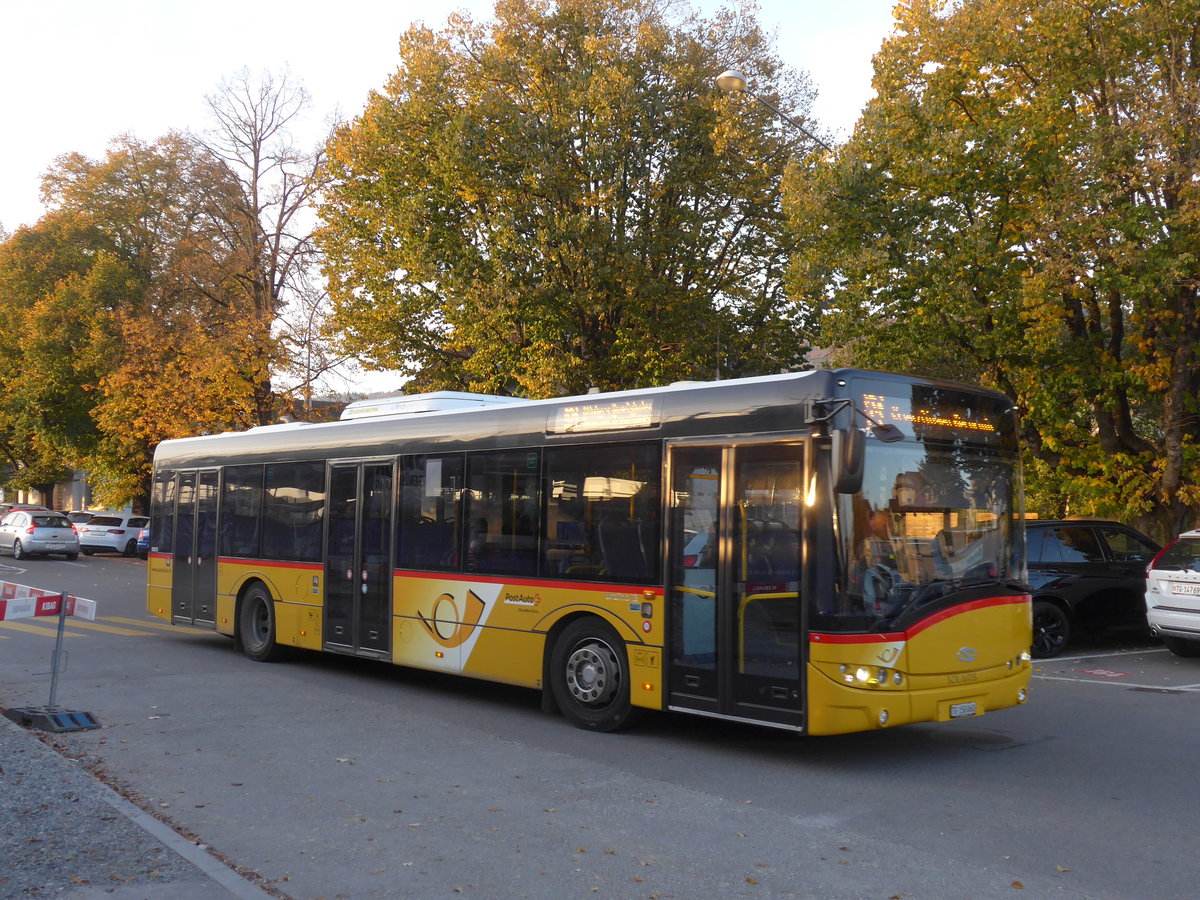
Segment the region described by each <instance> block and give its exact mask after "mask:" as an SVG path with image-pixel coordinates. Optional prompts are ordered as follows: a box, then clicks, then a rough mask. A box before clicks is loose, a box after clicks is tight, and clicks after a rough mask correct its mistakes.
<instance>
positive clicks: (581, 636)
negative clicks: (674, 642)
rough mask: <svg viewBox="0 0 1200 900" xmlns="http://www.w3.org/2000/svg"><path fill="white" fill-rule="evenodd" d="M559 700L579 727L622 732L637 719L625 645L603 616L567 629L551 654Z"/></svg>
mask: <svg viewBox="0 0 1200 900" xmlns="http://www.w3.org/2000/svg"><path fill="white" fill-rule="evenodd" d="M550 684H551V690H552V691H553V692H554V700H555V702H556V703H557V704H558V708H559V709H560V710H562V713H563V715H564V716H566V718H567V720H568V721H569V722H570V723H571V724H572V725H575V726H576V727H578V728H589V729H591V730H593V731H616V730H617V729H618V728H622V727H624V726H625V725H628V724H629V723H630V721H631V719H632V717H633V712H634V711H633V706H632V704H631V703H630V701H629V663H628V662H627V660H626V658H625V643H624V641H622V640H621V639H620V637H618V636H617V633H616V632H615V631H613V629H612V627H611V626H610V625H609V624H608V623H607V622H604V621H602V620H600V619H597V618H594V617H592V618H587V619H578V620H576V621H574V622H572V623H571V624H570V625H568V626H567V627H566V629H565V630H564V631H563V633H562V634H560V635H559V637H558V640H556V641H555V642H554V647H553V649H552V650H551V651H550Z"/></svg>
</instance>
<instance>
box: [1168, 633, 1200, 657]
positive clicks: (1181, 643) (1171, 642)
mask: <svg viewBox="0 0 1200 900" xmlns="http://www.w3.org/2000/svg"><path fill="white" fill-rule="evenodd" d="M1162 641H1163V646H1164V647H1166V648H1167V649H1168V650H1170V651H1171V652H1172V653H1174V654H1175V655H1176V656H1186V657H1188V658H1194V657H1197V656H1200V641H1189V640H1187V639H1186V638H1177V637H1164V638H1163V639H1162Z"/></svg>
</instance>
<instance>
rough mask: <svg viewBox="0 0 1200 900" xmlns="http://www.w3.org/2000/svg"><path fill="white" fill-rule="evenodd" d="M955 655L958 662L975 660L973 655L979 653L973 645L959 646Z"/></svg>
mask: <svg viewBox="0 0 1200 900" xmlns="http://www.w3.org/2000/svg"><path fill="white" fill-rule="evenodd" d="M955 655H956V656H957V657H958V661H959V662H975V657H977V656H978V655H979V652H978V651H977V650H976V649H975V648H974V647H960V648H959V650H958V653H957V654H955Z"/></svg>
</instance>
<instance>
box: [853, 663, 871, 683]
mask: <svg viewBox="0 0 1200 900" xmlns="http://www.w3.org/2000/svg"><path fill="white" fill-rule="evenodd" d="M854 677H855V678H857V679H858V680H859V681H861V682H862V683H863V684H866V683H867V682H868V681H870V680H871V670H870V669H868V668H866V667H865V666H859V667H858V671H857V672H855V673H854Z"/></svg>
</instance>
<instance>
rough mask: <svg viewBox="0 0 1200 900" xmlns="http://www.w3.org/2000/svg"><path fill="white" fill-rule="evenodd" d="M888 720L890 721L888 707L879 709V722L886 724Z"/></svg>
mask: <svg viewBox="0 0 1200 900" xmlns="http://www.w3.org/2000/svg"><path fill="white" fill-rule="evenodd" d="M887 722H888V711H887V710H886V709H881V710H880V711H879V724H880V725H886V724H887Z"/></svg>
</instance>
